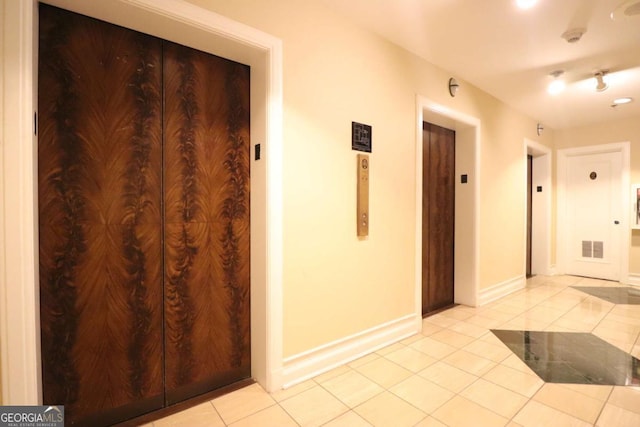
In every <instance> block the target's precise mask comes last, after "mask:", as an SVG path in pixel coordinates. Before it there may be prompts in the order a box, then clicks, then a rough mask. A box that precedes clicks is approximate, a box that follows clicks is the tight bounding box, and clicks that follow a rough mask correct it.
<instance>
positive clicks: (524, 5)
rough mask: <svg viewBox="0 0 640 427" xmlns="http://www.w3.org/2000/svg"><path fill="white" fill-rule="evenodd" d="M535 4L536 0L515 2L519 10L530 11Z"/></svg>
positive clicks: (517, 0)
mask: <svg viewBox="0 0 640 427" xmlns="http://www.w3.org/2000/svg"><path fill="white" fill-rule="evenodd" d="M536 3H538V0H516V5H518V7H519V8H520V9H531V8H532V7H533V6H535V5H536Z"/></svg>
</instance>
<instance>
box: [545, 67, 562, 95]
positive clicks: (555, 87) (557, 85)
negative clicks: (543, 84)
mask: <svg viewBox="0 0 640 427" xmlns="http://www.w3.org/2000/svg"><path fill="white" fill-rule="evenodd" d="M562 74H564V71H562V70H556V71H554V72H553V73H551V74H550V76H551V77H553V81H552V82H551V83H549V86H547V92H549V94H551V95H557V94H559V93H560V92H562V91H563V90H564V88H565V87H566V85H565V83H564V81H563V80H561V79H560V78H559V77H560V76H561V75H562Z"/></svg>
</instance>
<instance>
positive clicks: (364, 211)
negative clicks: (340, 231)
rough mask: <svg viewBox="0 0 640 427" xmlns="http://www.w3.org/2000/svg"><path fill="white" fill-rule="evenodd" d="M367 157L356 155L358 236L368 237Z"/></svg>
mask: <svg viewBox="0 0 640 427" xmlns="http://www.w3.org/2000/svg"><path fill="white" fill-rule="evenodd" d="M369 169H370V164H369V156H368V155H366V154H358V195H357V198H358V202H357V203H358V208H357V221H358V236H360V237H364V236H368V235H369Z"/></svg>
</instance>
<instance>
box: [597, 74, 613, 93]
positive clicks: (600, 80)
mask: <svg viewBox="0 0 640 427" xmlns="http://www.w3.org/2000/svg"><path fill="white" fill-rule="evenodd" d="M605 74H606V72H605V71H598V72H597V73H596V74H595V75H594V77H595V78H596V90H597V91H598V92H604V91H605V90H607V89H608V88H609V85H608V84H607V82H605V81H604V76H605Z"/></svg>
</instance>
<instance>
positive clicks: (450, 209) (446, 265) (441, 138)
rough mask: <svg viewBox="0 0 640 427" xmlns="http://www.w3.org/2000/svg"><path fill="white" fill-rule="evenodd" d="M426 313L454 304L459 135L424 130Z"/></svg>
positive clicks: (433, 128) (430, 127)
mask: <svg viewBox="0 0 640 427" xmlns="http://www.w3.org/2000/svg"><path fill="white" fill-rule="evenodd" d="M422 147H423V149H422V152H423V157H422V166H423V170H422V186H423V187H422V314H423V315H425V314H428V313H430V312H433V311H435V310H439V309H441V308H444V307H447V306H450V305H453V302H454V299H453V297H454V293H453V271H454V264H453V261H454V252H453V243H454V224H455V223H454V219H455V212H454V209H455V132H454V131H452V130H449V129H445V128H443V127H440V126H436V125H433V124H430V123H426V122H425V123H423V131H422Z"/></svg>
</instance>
